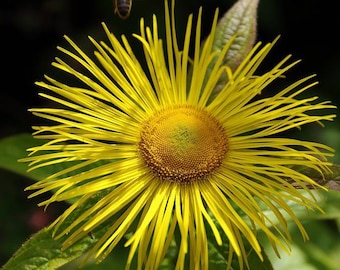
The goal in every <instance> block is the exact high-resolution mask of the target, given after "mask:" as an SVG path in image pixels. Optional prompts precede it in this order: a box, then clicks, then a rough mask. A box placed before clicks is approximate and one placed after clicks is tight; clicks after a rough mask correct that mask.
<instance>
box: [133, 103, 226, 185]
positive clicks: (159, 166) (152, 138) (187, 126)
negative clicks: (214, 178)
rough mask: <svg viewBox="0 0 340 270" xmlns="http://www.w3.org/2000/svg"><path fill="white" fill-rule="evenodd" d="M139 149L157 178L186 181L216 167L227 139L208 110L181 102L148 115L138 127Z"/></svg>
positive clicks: (207, 172) (207, 173)
mask: <svg viewBox="0 0 340 270" xmlns="http://www.w3.org/2000/svg"><path fill="white" fill-rule="evenodd" d="M139 149H140V153H141V155H142V157H143V159H144V160H145V162H146V164H147V166H148V167H149V168H150V169H151V171H152V172H153V173H155V174H156V175H157V176H158V177H160V178H161V179H166V180H169V181H179V182H190V181H194V180H198V179H202V178H205V177H206V176H208V175H209V174H211V172H212V171H214V170H215V169H217V168H218V167H220V165H221V164H222V160H223V158H224V157H225V154H226V152H227V149H228V140H227V136H226V134H225V130H224V128H223V126H222V125H221V124H220V123H219V122H218V121H217V120H216V119H215V118H214V117H213V116H212V115H211V114H209V113H208V112H207V111H204V110H202V109H200V108H197V107H194V106H184V105H183V106H177V107H174V108H170V109H165V110H162V111H159V112H157V113H156V114H154V115H153V116H152V117H150V119H149V120H148V121H146V122H145V123H144V125H143V127H142V131H141V139H140V143H139Z"/></svg>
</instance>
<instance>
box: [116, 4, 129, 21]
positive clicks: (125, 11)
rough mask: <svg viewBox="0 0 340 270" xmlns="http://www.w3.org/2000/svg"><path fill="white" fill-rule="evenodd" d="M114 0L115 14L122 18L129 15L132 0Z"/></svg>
mask: <svg viewBox="0 0 340 270" xmlns="http://www.w3.org/2000/svg"><path fill="white" fill-rule="evenodd" d="M114 1H115V14H118V16H119V17H120V18H122V19H126V18H127V17H129V16H130V11H131V6H132V0H114Z"/></svg>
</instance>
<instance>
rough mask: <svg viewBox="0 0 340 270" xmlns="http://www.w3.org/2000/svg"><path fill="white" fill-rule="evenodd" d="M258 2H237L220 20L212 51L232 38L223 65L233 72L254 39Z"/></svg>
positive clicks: (244, 0)
mask: <svg viewBox="0 0 340 270" xmlns="http://www.w3.org/2000/svg"><path fill="white" fill-rule="evenodd" d="M258 4H259V0H239V1H237V2H236V3H235V4H234V5H233V6H232V7H231V8H230V9H229V10H228V12H227V13H225V15H224V16H223V17H222V18H221V19H220V21H219V23H218V25H217V29H216V35H215V39H214V44H213V50H214V51H215V50H221V49H222V48H223V47H224V46H225V44H226V43H227V42H228V41H229V40H230V39H231V38H232V37H233V36H234V35H237V37H236V39H235V40H234V42H233V43H232V45H231V48H230V50H229V51H228V54H227V56H226V58H225V59H224V64H225V65H228V66H229V67H230V68H231V69H232V70H235V69H236V68H237V66H238V65H239V63H240V62H241V61H242V60H243V59H244V57H245V56H246V55H247V54H248V52H249V51H250V50H251V49H252V47H253V46H254V43H255V39H256V27H257V7H258Z"/></svg>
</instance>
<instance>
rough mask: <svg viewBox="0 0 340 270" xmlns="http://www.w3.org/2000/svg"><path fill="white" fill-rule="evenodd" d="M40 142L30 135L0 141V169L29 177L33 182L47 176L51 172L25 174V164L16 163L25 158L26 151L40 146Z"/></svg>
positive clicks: (19, 135)
mask: <svg viewBox="0 0 340 270" xmlns="http://www.w3.org/2000/svg"><path fill="white" fill-rule="evenodd" d="M41 143H42V141H41V140H37V139H34V138H33V137H32V135H31V134H28V133H27V134H26V133H25V134H18V135H13V136H10V137H7V138H4V139H2V140H0V168H3V169H6V170H9V171H11V172H14V173H17V174H20V175H23V176H25V177H29V178H31V179H34V180H39V179H42V178H44V177H46V176H48V175H49V174H50V173H51V171H46V170H48V169H46V170H44V171H42V170H36V171H33V172H31V173H27V169H28V165H27V163H23V162H18V160H19V159H21V158H25V157H27V151H26V149H28V148H30V147H32V146H36V145H39V144H41Z"/></svg>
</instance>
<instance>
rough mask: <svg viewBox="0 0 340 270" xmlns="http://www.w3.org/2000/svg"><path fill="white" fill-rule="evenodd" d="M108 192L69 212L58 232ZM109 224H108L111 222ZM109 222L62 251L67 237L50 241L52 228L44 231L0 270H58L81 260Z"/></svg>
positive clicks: (32, 238) (25, 245)
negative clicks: (76, 260)
mask: <svg viewBox="0 0 340 270" xmlns="http://www.w3.org/2000/svg"><path fill="white" fill-rule="evenodd" d="M107 192H109V190H106V191H102V192H100V193H98V194H96V195H94V196H93V197H92V198H91V199H90V200H88V201H87V202H86V203H84V204H82V205H80V206H79V208H77V209H76V210H75V211H74V212H72V213H71V214H70V215H69V216H68V217H67V219H66V221H65V222H64V223H63V224H62V226H61V229H64V228H66V227H68V226H69V225H70V224H72V223H73V222H74V221H75V220H76V219H77V218H78V217H79V216H80V215H81V214H82V213H83V212H84V211H86V210H87V209H88V208H89V207H92V206H93V205H94V204H95V203H96V202H97V201H98V200H99V199H100V198H102V197H103V196H105V195H106V194H107ZM111 222H112V220H111ZM111 222H108V223H106V224H103V225H101V226H99V227H98V228H97V229H96V231H93V232H92V234H91V235H89V236H86V237H83V238H82V239H80V240H79V241H78V242H76V243H74V244H73V245H72V246H71V247H69V248H67V249H65V250H63V249H62V244H63V243H64V241H65V240H66V239H67V237H68V235H65V236H63V237H61V238H58V239H55V238H53V232H54V228H53V227H52V228H44V229H42V230H41V231H39V232H38V233H37V234H35V235H33V236H32V237H31V238H30V239H28V240H27V242H26V243H24V244H23V245H22V246H21V247H20V248H19V250H18V251H17V252H16V253H15V254H14V255H13V257H12V258H11V259H9V261H8V262H7V263H6V264H5V265H4V266H3V268H1V269H2V270H53V269H59V267H61V266H62V265H64V264H67V263H69V262H71V261H73V260H75V259H76V258H79V257H81V256H82V255H84V254H85V253H86V252H87V251H89V250H90V249H91V247H93V246H94V245H95V244H96V242H97V241H98V240H99V239H100V238H101V237H102V236H103V235H104V233H105V232H106V231H107V228H108V227H109V226H110V225H111Z"/></svg>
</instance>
